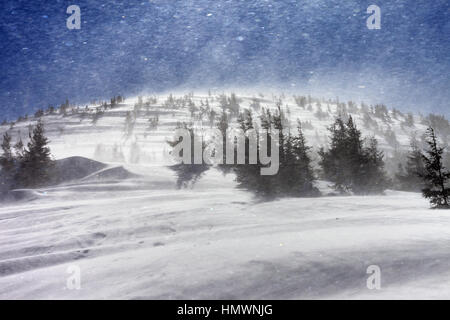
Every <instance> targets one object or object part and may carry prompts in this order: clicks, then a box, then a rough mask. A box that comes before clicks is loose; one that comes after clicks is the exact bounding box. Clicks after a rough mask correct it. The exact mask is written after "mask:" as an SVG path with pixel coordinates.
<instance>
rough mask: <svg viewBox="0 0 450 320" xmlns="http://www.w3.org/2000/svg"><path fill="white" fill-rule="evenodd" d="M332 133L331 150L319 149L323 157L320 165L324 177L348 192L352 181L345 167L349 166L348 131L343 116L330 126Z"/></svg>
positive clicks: (341, 190)
mask: <svg viewBox="0 0 450 320" xmlns="http://www.w3.org/2000/svg"><path fill="white" fill-rule="evenodd" d="M328 130H329V131H330V133H331V142H330V148H329V150H327V151H325V150H324V149H323V148H322V149H321V150H320V151H319V156H320V157H321V161H320V166H321V167H322V171H323V174H324V177H325V178H326V179H328V180H329V181H331V182H333V184H334V188H335V189H336V190H337V191H339V192H341V193H342V192H347V191H348V190H349V188H350V181H349V177H348V174H347V172H345V170H344V168H345V167H347V164H348V163H347V162H348V159H347V153H346V151H347V149H346V147H347V145H346V144H347V131H346V128H345V124H344V122H343V121H342V119H341V118H337V119H336V120H335V122H334V124H333V125H332V126H331V127H330V128H328Z"/></svg>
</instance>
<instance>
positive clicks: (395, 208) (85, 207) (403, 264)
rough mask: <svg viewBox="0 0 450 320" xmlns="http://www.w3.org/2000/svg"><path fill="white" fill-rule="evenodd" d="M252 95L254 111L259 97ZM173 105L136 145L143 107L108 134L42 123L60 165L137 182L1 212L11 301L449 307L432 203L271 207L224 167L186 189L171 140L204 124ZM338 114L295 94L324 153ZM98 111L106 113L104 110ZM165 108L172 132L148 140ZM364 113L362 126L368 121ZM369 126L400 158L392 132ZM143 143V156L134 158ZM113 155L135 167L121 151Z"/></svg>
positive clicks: (406, 198)
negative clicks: (118, 173) (128, 128)
mask: <svg viewBox="0 0 450 320" xmlns="http://www.w3.org/2000/svg"><path fill="white" fill-rule="evenodd" d="M246 96H247V98H245V97H244V96H242V95H241V96H240V98H241V99H242V101H241V106H242V107H248V106H249V105H250V103H251V102H252V98H253V97H257V96H258V95H257V94H256V93H255V95H246ZM279 97H280V96H276V97H274V96H272V95H270V94H266V95H265V96H264V97H260V98H261V106H263V107H269V108H275V106H276V101H277V100H278V99H279ZM166 98H167V95H164V96H159V97H158V103H157V104H156V105H153V106H152V107H151V112H150V113H148V114H147V113H146V112H145V109H144V111H142V112H141V113H140V115H139V117H138V120H137V124H136V126H135V129H134V133H133V135H132V137H130V139H128V140H127V139H125V138H124V125H125V116H126V112H127V111H131V110H132V109H133V107H134V104H135V103H136V102H137V98H136V99H127V100H126V101H125V103H124V104H121V105H120V106H119V107H117V108H114V109H112V110H111V109H108V110H107V111H106V113H105V115H104V116H102V117H101V118H100V119H99V121H98V122H97V123H96V124H95V125H93V124H92V121H91V120H89V119H88V118H85V119H84V120H82V121H80V118H79V117H78V116H68V117H62V116H61V115H50V116H44V117H43V121H44V123H45V125H46V130H47V134H48V136H49V138H50V140H51V145H50V147H51V151H52V153H53V154H54V156H55V158H57V159H62V158H66V157H70V156H83V157H87V158H94V159H96V160H100V161H104V162H107V163H108V164H109V165H111V166H113V165H123V166H124V167H125V169H127V170H129V171H130V172H132V173H135V174H137V176H133V177H131V178H129V179H116V180H114V179H113V180H108V181H103V180H89V179H87V180H78V181H74V182H73V183H68V184H64V185H59V186H54V187H49V188H42V189H39V190H33V191H30V192H33V197H32V198H27V199H28V200H22V201H18V202H5V203H2V204H0V298H4V299H17V298H32V299H49V298H55V299H62V298H133V299H139V298H155V299H159V298H170V299H177V298H186V299H191V298H205V299H210V298H233V299H253V298H268V299H298V298H331V299H333V298H350V299H352V298H392V297H395V298H450V290H448V287H449V286H448V285H449V284H450V283H449V280H448V279H450V278H449V277H448V276H449V272H450V271H448V270H449V266H450V257H449V256H448V249H449V248H448V247H449V246H450V215H448V213H446V212H445V211H432V210H429V209H428V207H429V206H428V203H427V201H425V200H423V199H422V198H421V196H420V195H419V194H414V193H404V192H393V191H389V192H388V193H387V195H386V196H373V197H322V198H315V199H283V200H279V201H274V202H268V203H258V202H256V201H255V199H254V198H253V197H252V194H250V193H247V192H245V191H241V190H237V189H235V188H234V186H235V184H234V181H233V177H231V176H226V177H224V176H222V174H220V173H219V172H217V171H215V170H210V171H208V172H207V173H206V175H205V176H204V177H203V178H202V179H201V180H200V181H199V182H198V183H197V184H196V185H195V187H194V188H193V189H183V190H177V189H176V188H175V177H174V174H173V172H172V171H171V170H169V169H168V168H167V167H166V165H167V164H170V160H169V158H168V157H167V152H168V146H167V144H166V142H165V141H166V139H169V138H170V137H171V135H172V132H173V129H174V127H175V125H176V122H177V121H190V120H191V119H190V115H189V111H188V110H187V109H173V110H172V109H167V108H165V107H163V105H162V104H163V102H164V101H165V100H166ZM145 99H146V98H144V101H145ZM206 99H209V102H210V104H211V105H212V106H213V107H216V108H217V106H218V101H217V98H213V97H210V96H209V95H208V94H204V95H197V94H196V95H194V97H193V100H194V101H195V102H196V103H199V102H200V100H203V101H205V100H206ZM327 104H328V103H327V102H322V103H321V105H322V109H323V110H327ZM329 105H330V110H331V114H329V119H325V120H319V119H317V117H316V116H315V115H314V112H316V111H317V108H318V106H317V104H315V103H314V104H313V105H312V109H313V110H312V111H309V110H307V109H302V108H300V107H298V106H297V105H296V104H295V101H294V99H293V98H291V97H287V96H286V97H285V98H284V99H283V108H287V106H289V110H290V113H291V120H292V122H293V123H294V122H295V120H296V118H300V119H301V121H311V123H312V125H313V127H314V129H313V130H305V133H306V136H307V138H308V142H309V144H310V145H312V146H314V147H316V148H317V147H319V146H320V145H324V144H325V138H324V137H325V135H327V132H326V127H327V126H329V124H330V123H331V122H332V121H333V114H335V113H336V112H337V106H336V104H333V103H329ZM88 108H89V110H90V112H91V113H93V112H94V110H95V105H91V106H89V107H88ZM286 110H287V109H286ZM153 112H158V114H159V117H160V124H159V126H158V129H157V130H155V131H147V130H146V128H147V127H148V122H147V120H148V118H149V117H152V116H153V115H154V113H153ZM353 116H354V117H355V118H356V121H357V122H358V123H361V121H362V115H361V114H357V113H355V114H354V115H353ZM417 118H418V116H417ZM403 120H404V119H402V118H400V119H398V120H395V119H394V120H392V123H391V124H390V126H391V128H392V129H393V130H394V131H395V133H396V135H397V139H398V140H399V142H400V144H401V146H403V147H405V148H406V147H407V145H408V140H409V134H411V132H410V131H419V132H420V131H423V130H424V129H425V126H423V125H421V124H418V123H417V122H419V121H416V125H415V128H411V129H404V128H402V126H401V123H402V121H403ZM33 121H34V120H33ZM33 121H32V122H33ZM32 122H31V123H32ZM205 123H206V122H205ZM29 124H30V122H29V121H23V122H19V123H17V124H15V125H14V127H13V128H12V129H11V130H9V132H10V133H12V135H13V137H14V140H16V139H17V135H18V132H19V130H20V132H21V135H22V138H24V139H25V137H26V133H27V130H28V129H27V126H28V125H29ZM196 125H197V127H199V126H201V125H202V124H201V123H198V122H197V123H196ZM203 125H205V124H203ZM383 126H386V124H384V123H382V122H381V121H379V127H383ZM360 127H361V126H360ZM8 128H9V126H8V127H7V126H2V127H1V128H0V133H3V132H4V131H5V130H7V129H8ZM146 131H147V133H146V134H145V132H146ZM363 131H365V134H375V135H377V137H378V138H379V139H380V142H381V146H382V147H383V148H384V149H385V150H386V151H387V152H389V151H392V147H391V146H389V145H388V144H387V143H385V142H383V138H382V136H380V135H379V132H370V131H368V130H364V129H363ZM316 132H317V133H316ZM134 143H137V145H138V146H139V150H140V152H139V154H140V157H139V160H138V161H131V158H132V157H131V155H130V152H131V150H132V147H133V144H134ZM99 145H101V146H102V147H101V148H100V149H101V150H103V151H102V152H98V150H99ZM114 148H116V151H117V150H119V151H120V152H122V154H123V158H121V157H112V156H111V154H112V153H111V152H109V151H111V150H113V149H114ZM96 150H97V152H96ZM105 150H107V151H105ZM99 157H100V158H101V159H99ZM370 265H378V266H379V267H380V268H381V270H382V278H381V279H382V280H381V285H382V288H381V290H375V291H371V290H368V289H367V287H366V279H367V277H368V275H367V274H366V270H367V267H368V266H370ZM71 266H76V267H79V268H80V271H81V289H80V290H70V289H69V288H67V286H66V282H67V279H68V277H69V276H70V274H69V273H67V270H68V267H71Z"/></svg>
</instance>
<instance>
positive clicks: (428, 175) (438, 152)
mask: <svg viewBox="0 0 450 320" xmlns="http://www.w3.org/2000/svg"><path fill="white" fill-rule="evenodd" d="M426 142H427V144H428V147H429V150H427V151H426V155H423V156H422V158H423V161H424V163H425V175H424V176H423V179H424V181H425V183H426V187H425V188H423V189H422V194H423V196H424V197H425V198H426V199H430V203H431V205H432V206H433V208H438V209H450V205H449V199H448V198H449V195H450V189H449V188H447V182H448V180H449V178H450V172H449V171H447V170H446V169H445V168H444V166H443V164H442V154H443V152H444V148H442V147H439V146H438V144H437V138H436V135H435V132H434V130H433V128H432V127H429V128H428V129H427V132H426Z"/></svg>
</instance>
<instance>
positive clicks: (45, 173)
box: [16, 121, 53, 187]
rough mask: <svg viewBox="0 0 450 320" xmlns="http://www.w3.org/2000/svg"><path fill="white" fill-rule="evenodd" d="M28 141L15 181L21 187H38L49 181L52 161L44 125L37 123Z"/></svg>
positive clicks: (40, 122)
mask: <svg viewBox="0 0 450 320" xmlns="http://www.w3.org/2000/svg"><path fill="white" fill-rule="evenodd" d="M29 137H30V141H29V142H28V145H27V149H25V150H24V153H23V158H22V159H21V161H20V165H19V170H18V173H17V175H18V176H17V179H16V180H17V181H18V183H19V184H20V186H22V187H38V186H41V185H43V184H45V183H48V182H49V181H50V179H51V174H52V172H51V170H52V169H53V161H52V159H51V155H50V149H49V148H48V146H47V145H48V142H49V141H48V139H47V137H45V135H44V124H43V123H42V121H38V123H37V125H36V127H35V128H34V129H33V131H32V132H30V133H29Z"/></svg>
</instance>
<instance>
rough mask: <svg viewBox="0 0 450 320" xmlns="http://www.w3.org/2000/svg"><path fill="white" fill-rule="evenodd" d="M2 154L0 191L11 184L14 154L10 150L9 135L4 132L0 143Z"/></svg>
mask: <svg viewBox="0 0 450 320" xmlns="http://www.w3.org/2000/svg"><path fill="white" fill-rule="evenodd" d="M1 148H2V155H1V156H0V168H1V171H0V179H1V182H0V191H1V190H8V189H9V188H10V187H11V184H12V178H13V176H14V169H15V163H14V156H13V154H12V151H11V136H10V135H9V134H8V132H6V133H5V134H4V135H3V142H2V144H1Z"/></svg>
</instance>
